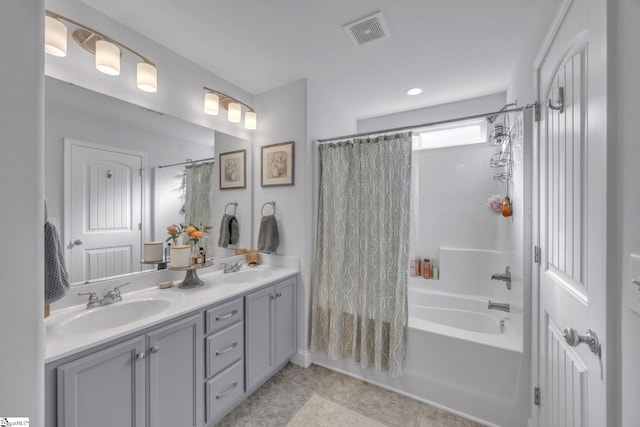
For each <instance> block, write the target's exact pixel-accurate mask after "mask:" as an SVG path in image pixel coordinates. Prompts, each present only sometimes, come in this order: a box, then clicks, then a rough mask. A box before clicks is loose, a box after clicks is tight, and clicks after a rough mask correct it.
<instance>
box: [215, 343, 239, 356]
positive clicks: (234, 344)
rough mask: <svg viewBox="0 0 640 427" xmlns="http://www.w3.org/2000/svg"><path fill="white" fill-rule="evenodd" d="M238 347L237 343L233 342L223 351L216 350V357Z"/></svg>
mask: <svg viewBox="0 0 640 427" xmlns="http://www.w3.org/2000/svg"><path fill="white" fill-rule="evenodd" d="M237 346H238V341H234V342H232V343H231V345H230V346H229V347H227V348H225V349H223V350H218V351H216V356H220V355H221V354H225V353H226V352H228V351H231V350H233V349H234V348H236V347H237Z"/></svg>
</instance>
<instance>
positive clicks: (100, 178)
mask: <svg viewBox="0 0 640 427" xmlns="http://www.w3.org/2000/svg"><path fill="white" fill-rule="evenodd" d="M65 156H66V157H65V158H66V164H65V171H66V172H65V173H66V174H67V177H66V180H67V183H66V185H65V213H64V215H65V245H67V249H68V250H69V256H68V257H67V260H68V264H69V265H68V267H69V274H70V276H71V277H70V279H71V282H82V281H86V280H95V279H99V278H104V277H110V276H117V275H120V274H126V273H130V272H133V271H140V269H141V265H140V263H139V261H140V259H141V244H142V243H141V241H142V231H141V223H142V176H141V170H142V169H143V164H144V158H143V155H142V154H141V153H134V152H128V151H127V150H119V149H117V148H114V147H106V146H101V145H96V144H89V143H83V142H80V141H72V140H66V141H65ZM77 240H79V241H81V242H82V243H81V244H79V245H74V244H71V242H75V241H77Z"/></svg>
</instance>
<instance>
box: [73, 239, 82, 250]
mask: <svg viewBox="0 0 640 427" xmlns="http://www.w3.org/2000/svg"><path fill="white" fill-rule="evenodd" d="M83 243H84V242H83V241H82V240H80V239H76V240H74V241H73V242H69V249H71V248H73V247H74V246H80V245H82V244H83Z"/></svg>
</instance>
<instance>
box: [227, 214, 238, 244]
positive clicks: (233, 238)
mask: <svg viewBox="0 0 640 427" xmlns="http://www.w3.org/2000/svg"><path fill="white" fill-rule="evenodd" d="M238 240H240V224H238V220H237V219H236V217H235V216H232V217H231V219H230V220H229V244H230V245H235V244H237V243H238Z"/></svg>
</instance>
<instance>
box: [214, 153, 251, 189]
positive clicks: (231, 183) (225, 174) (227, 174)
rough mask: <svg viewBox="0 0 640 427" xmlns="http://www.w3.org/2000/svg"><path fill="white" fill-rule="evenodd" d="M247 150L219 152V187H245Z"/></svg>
mask: <svg viewBox="0 0 640 427" xmlns="http://www.w3.org/2000/svg"><path fill="white" fill-rule="evenodd" d="M246 166H247V150H238V151H231V152H229V153H220V189H221V190H230V189H234V188H247V182H246V179H247V173H246Z"/></svg>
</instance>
